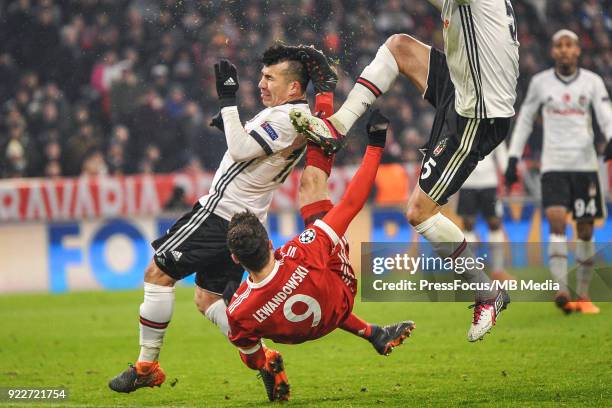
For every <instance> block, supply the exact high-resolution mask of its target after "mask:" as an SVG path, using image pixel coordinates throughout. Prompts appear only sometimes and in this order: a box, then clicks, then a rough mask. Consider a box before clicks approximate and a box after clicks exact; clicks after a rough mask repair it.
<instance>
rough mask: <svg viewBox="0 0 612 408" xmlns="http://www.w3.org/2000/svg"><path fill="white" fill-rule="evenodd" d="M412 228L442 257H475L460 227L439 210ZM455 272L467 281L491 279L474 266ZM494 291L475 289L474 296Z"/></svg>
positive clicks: (487, 295)
mask: <svg viewBox="0 0 612 408" xmlns="http://www.w3.org/2000/svg"><path fill="white" fill-rule="evenodd" d="M414 229H415V230H416V231H417V232H418V233H419V234H421V235H422V236H423V237H425V238H426V239H427V240H428V241H429V243H430V244H431V246H432V247H433V249H434V251H436V253H437V254H438V256H440V257H442V258H448V257H451V258H472V259H474V258H475V257H474V254H473V253H472V250H471V249H470V248H469V246H468V245H467V242H466V240H465V236H464V235H463V232H462V231H461V229H459V227H458V226H456V225H455V224H454V223H453V222H452V221H451V220H449V219H448V218H447V217H445V216H444V215H442V213H440V212H438V213H436V215H433V216H431V217H429V218H428V219H426V220H425V221H423V222H422V223H420V224H419V225H417V226H415V227H414ZM457 273H458V274H459V275H461V276H462V277H463V279H465V280H466V281H467V282H468V283H476V284H488V285H490V284H491V279H489V277H488V276H487V275H486V274H485V273H484V271H482V270H479V269H476V268H475V269H467V268H466V269H465V271H464V272H462V273H459V272H457ZM496 293H497V291H495V290H493V291H489V290H478V291H476V297H477V298H478V299H490V298H493V297H494V296H495V295H496Z"/></svg>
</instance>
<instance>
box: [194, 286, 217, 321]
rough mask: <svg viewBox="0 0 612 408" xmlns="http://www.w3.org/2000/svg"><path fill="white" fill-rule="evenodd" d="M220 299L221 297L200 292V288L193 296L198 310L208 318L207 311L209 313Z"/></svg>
mask: <svg viewBox="0 0 612 408" xmlns="http://www.w3.org/2000/svg"><path fill="white" fill-rule="evenodd" d="M219 299H220V297H219V296H218V295H213V294H212V293H208V292H205V291H203V290H199V289H198V288H196V291H195V294H194V296H193V301H194V303H195V305H196V308H197V309H198V310H199V311H200V313H202V314H203V315H204V316H206V317H208V316H207V315H206V311H208V309H209V308H210V307H211V306H212V304H213V303H215V302H216V301H217V300H219Z"/></svg>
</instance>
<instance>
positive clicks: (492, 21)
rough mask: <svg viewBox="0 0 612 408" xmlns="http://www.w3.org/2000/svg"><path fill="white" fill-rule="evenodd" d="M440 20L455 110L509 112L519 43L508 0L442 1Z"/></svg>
mask: <svg viewBox="0 0 612 408" xmlns="http://www.w3.org/2000/svg"><path fill="white" fill-rule="evenodd" d="M442 22H443V26H444V53H445V55H446V61H447V64H448V70H449V72H450V77H451V80H452V81H453V84H454V85H455V110H456V111H457V113H458V114H459V115H461V116H463V117H467V118H480V119H484V118H508V117H512V116H514V101H515V99H516V81H517V78H518V74H519V64H518V61H519V54H518V47H519V43H518V41H517V32H516V27H517V25H516V20H515V17H514V10H513V8H512V3H511V2H510V0H444V2H443V5H442Z"/></svg>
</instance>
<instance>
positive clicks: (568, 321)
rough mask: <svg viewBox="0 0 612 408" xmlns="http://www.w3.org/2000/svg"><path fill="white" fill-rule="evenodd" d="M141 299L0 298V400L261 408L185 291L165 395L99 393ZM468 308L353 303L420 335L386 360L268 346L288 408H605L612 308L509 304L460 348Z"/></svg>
mask: <svg viewBox="0 0 612 408" xmlns="http://www.w3.org/2000/svg"><path fill="white" fill-rule="evenodd" d="M141 299H142V294H141V292H140V291H132V292H114V293H104V292H99V293H77V294H66V295H54V296H52V295H19V296H2V297H0V321H1V322H2V329H0V387H6V386H15V387H58V386H64V387H67V388H68V389H69V392H70V398H69V400H68V401H67V402H65V403H62V405H79V406H117V405H122V406H143V407H145V406H154V405H155V406H247V407H252V406H269V403H267V400H266V396H265V392H264V389H263V385H262V384H261V383H260V381H259V380H258V379H257V378H256V376H255V372H254V371H251V370H249V369H247V368H246V367H244V366H243V364H242V362H241V361H240V359H239V357H238V354H237V352H236V351H235V350H234V349H233V347H232V346H231V345H229V344H228V343H227V342H226V341H225V340H224V338H223V337H222V336H221V334H220V333H219V332H218V331H217V329H216V328H214V327H213V326H212V325H211V324H210V323H209V322H208V321H206V320H205V319H204V318H203V317H202V316H201V315H200V314H199V313H198V312H197V311H196V309H195V307H194V306H193V303H192V290H191V289H185V288H183V289H179V290H178V291H177V302H176V308H175V312H174V318H173V319H172V323H171V324H170V330H169V332H168V334H167V337H166V345H165V347H164V349H163V352H162V356H161V363H162V367H164V369H165V370H166V373H167V376H168V379H167V381H166V383H165V384H164V385H163V386H162V387H161V388H156V389H141V390H138V391H136V392H135V393H132V394H128V395H119V394H115V393H113V392H112V391H110V390H109V389H108V386H107V382H108V379H109V378H111V377H112V376H114V375H115V374H117V373H118V372H119V371H121V370H123V369H124V368H126V367H127V363H128V362H131V361H133V360H134V359H135V358H136V356H137V353H138V323H137V317H138V305H139V304H140V302H141ZM466 306H467V305H466V304H451V303H442V304H431V303H412V304H406V303H380V304H374V303H368V304H364V303H360V302H357V305H356V308H355V310H356V312H358V313H359V314H361V315H362V316H363V317H364V318H366V319H368V320H371V321H373V322H378V323H383V324H386V323H391V322H395V321H398V320H403V319H413V320H414V321H415V322H416V323H417V329H416V330H415V332H414V334H413V337H412V338H411V339H409V340H408V341H407V342H406V343H405V344H404V345H403V346H402V347H400V348H398V349H396V350H395V351H394V352H393V354H392V355H391V356H389V357H381V356H379V355H378V354H376V353H375V352H374V349H373V348H372V347H371V346H370V345H369V344H368V343H366V342H365V341H363V340H361V339H358V338H356V337H354V336H352V335H349V334H347V333H344V332H342V331H336V332H335V333H332V334H331V335H330V336H328V337H326V338H324V339H321V340H318V341H315V342H310V343H307V344H303V345H297V346H285V345H280V346H278V347H277V348H278V349H279V350H281V351H282V352H283V355H284V358H285V363H286V370H287V374H288V376H289V380H290V382H291V385H292V400H291V402H290V403H289V404H290V406H296V407H306V406H339V407H348V406H444V407H447V406H551V407H552V406H555V407H557V406H612V386H611V384H612V318H611V316H612V304H611V303H601V304H600V307H601V309H602V313H601V314H600V315H598V316H581V315H571V316H563V315H561V314H560V313H559V312H558V311H557V310H556V309H555V308H554V307H553V305H552V304H544V303H529V304H527V303H522V304H521V303H513V304H512V305H511V306H510V308H509V309H508V310H507V311H506V312H504V314H503V315H502V316H501V319H500V321H499V323H498V326H497V327H496V328H495V329H494V330H493V331H492V333H491V334H489V335H487V337H486V338H485V340H484V341H482V342H478V343H475V344H470V343H468V342H467V341H466V331H467V328H468V324H469V321H470V319H471V313H470V311H469V310H468V309H467V308H466ZM171 384H174V386H171ZM0 404H2V403H1V402H0ZM18 406H24V404H23V403H21V404H19V405H18ZM43 406H45V407H49V406H51V405H50V404H48V403H46V404H44V405H43Z"/></svg>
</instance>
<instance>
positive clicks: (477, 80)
mask: <svg viewBox="0 0 612 408" xmlns="http://www.w3.org/2000/svg"><path fill="white" fill-rule="evenodd" d="M459 13H460V14H461V27H462V29H463V36H464V39H465V49H466V51H467V57H468V63H469V65H470V73H471V75H472V81H473V82H474V91H475V92H476V105H475V106H474V117H476V118H481V119H486V117H487V108H486V107H485V100H484V94H483V90H482V75H481V72H480V59H479V56H478V44H477V42H476V29H475V28H474V17H473V16H472V9H471V8H470V6H469V5H466V6H459Z"/></svg>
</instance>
